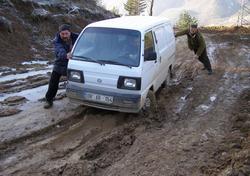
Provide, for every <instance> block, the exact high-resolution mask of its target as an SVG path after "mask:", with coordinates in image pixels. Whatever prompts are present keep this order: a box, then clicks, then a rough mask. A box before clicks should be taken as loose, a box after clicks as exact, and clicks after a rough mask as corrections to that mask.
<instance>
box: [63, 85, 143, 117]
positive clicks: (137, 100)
mask: <svg viewBox="0 0 250 176" xmlns="http://www.w3.org/2000/svg"><path fill="white" fill-rule="evenodd" d="M66 93H67V97H68V98H69V99H70V100H73V101H74V102H79V103H81V104H84V105H87V106H91V107H96V108H101V109H106V110H114V111H120V112H129V113H138V112H139V111H140V109H141V95H139V94H122V93H113V92H109V91H104V90H95V89H89V88H82V87H79V86H76V85H71V84H68V85H67V89H66ZM87 94H95V95H102V96H109V97H112V98H113V101H112V103H103V102H99V101H94V100H89V99H87V98H86V95H87Z"/></svg>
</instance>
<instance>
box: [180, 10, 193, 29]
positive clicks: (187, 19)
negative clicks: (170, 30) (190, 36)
mask: <svg viewBox="0 0 250 176" xmlns="http://www.w3.org/2000/svg"><path fill="white" fill-rule="evenodd" d="M197 22H198V20H197V19H196V18H195V17H192V16H191V15H190V14H189V13H188V11H186V10H185V11H183V12H182V13H181V14H180V18H179V21H178V22H177V27H178V28H179V29H186V28H188V27H189V25H190V24H192V23H197Z"/></svg>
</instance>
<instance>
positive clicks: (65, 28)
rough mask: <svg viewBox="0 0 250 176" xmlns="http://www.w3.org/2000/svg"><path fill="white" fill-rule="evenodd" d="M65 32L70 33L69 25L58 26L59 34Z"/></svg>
mask: <svg viewBox="0 0 250 176" xmlns="http://www.w3.org/2000/svg"><path fill="white" fill-rule="evenodd" d="M65 30H68V31H71V26H70V25H69V24H62V25H60V26H59V32H61V31H65Z"/></svg>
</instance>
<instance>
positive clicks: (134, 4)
mask: <svg viewBox="0 0 250 176" xmlns="http://www.w3.org/2000/svg"><path fill="white" fill-rule="evenodd" d="M146 8H147V3H146V0H127V2H126V3H125V4H124V9H125V10H126V11H128V14H129V15H140V14H141V13H142V12H144V11H145V9H146Z"/></svg>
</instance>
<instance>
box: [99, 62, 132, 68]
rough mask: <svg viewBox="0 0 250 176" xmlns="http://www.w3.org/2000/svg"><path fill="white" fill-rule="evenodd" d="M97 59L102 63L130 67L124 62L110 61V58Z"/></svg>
mask: <svg viewBox="0 0 250 176" xmlns="http://www.w3.org/2000/svg"><path fill="white" fill-rule="evenodd" d="M99 61H101V62H102V63H106V64H114V65H122V66H125V67H129V68H132V66H130V65H126V64H123V63H120V62H116V61H111V60H99Z"/></svg>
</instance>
